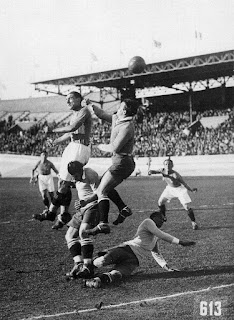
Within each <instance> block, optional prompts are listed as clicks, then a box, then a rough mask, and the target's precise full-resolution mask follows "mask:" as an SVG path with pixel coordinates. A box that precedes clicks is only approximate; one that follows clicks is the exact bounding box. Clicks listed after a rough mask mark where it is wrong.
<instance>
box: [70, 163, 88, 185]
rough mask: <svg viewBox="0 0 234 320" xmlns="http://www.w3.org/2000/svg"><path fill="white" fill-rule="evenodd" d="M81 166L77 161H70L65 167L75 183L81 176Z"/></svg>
mask: <svg viewBox="0 0 234 320" xmlns="http://www.w3.org/2000/svg"><path fill="white" fill-rule="evenodd" d="M83 166H84V165H83V164H82V163H81V162H79V161H71V162H69V163H68V165H67V170H68V172H69V173H70V175H72V176H73V177H74V179H75V180H76V181H80V180H81V179H82V175H83Z"/></svg>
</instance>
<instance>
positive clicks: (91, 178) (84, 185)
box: [76, 168, 100, 209]
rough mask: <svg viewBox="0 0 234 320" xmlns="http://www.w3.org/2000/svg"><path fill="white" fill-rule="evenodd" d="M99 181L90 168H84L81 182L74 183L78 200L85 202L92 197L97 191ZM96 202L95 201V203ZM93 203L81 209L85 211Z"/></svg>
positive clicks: (95, 173)
mask: <svg viewBox="0 0 234 320" xmlns="http://www.w3.org/2000/svg"><path fill="white" fill-rule="evenodd" d="M99 182H100V179H99V176H98V174H97V172H96V171H94V170H93V169H91V168H84V171H83V176H82V180H81V181H77V182H76V189H77V192H78V197H79V199H80V200H85V199H87V198H89V197H90V196H92V195H93V193H94V192H95V191H96V190H97V187H98V185H99ZM96 202H97V201H96ZM93 204H94V202H91V203H89V204H87V205H86V206H85V207H83V208H82V209H87V207H89V206H90V205H93Z"/></svg>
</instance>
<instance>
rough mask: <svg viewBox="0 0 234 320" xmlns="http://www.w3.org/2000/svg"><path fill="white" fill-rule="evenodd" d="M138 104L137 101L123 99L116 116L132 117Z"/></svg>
mask: <svg viewBox="0 0 234 320" xmlns="http://www.w3.org/2000/svg"><path fill="white" fill-rule="evenodd" d="M138 107H139V103H138V101H137V100H133V99H124V100H123V101H122V102H121V104H120V106H119V109H118V111H117V114H118V115H119V114H121V115H124V116H125V117H133V116H135V114H136V113H137V110H138Z"/></svg>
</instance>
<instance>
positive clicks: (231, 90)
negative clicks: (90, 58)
mask: <svg viewBox="0 0 234 320" xmlns="http://www.w3.org/2000/svg"><path fill="white" fill-rule="evenodd" d="M233 70H234V50H229V51H224V52H217V53H210V54H206V55H201V56H194V57H187V58H184V59H177V60H171V61H162V62H158V63H153V64H148V65H146V68H145V70H144V71H143V72H142V73H140V74H131V73H130V72H129V70H128V69H127V68H124V69H118V70H110V71H103V72H98V73H91V74H85V75H79V76H73V77H67V78H61V79H51V80H47V81H41V82H34V83H33V85H34V86H35V90H38V91H42V92H47V93H48V94H52V95H48V97H41V98H28V99H20V100H5V101H3V100H0V136H1V142H0V152H1V153H16V154H27V155H38V154H40V152H41V150H42V147H43V144H44V142H45V139H46V132H47V130H48V128H49V127H50V128H54V127H56V126H59V125H61V124H65V123H68V122H69V118H70V116H71V112H68V111H67V106H66V99H65V97H64V96H66V94H67V93H68V92H69V91H70V90H74V89H75V90H76V91H79V92H81V94H82V95H83V96H85V97H88V98H89V99H90V100H91V101H92V102H93V103H96V104H99V105H100V106H101V107H102V108H103V109H105V110H106V111H113V112H114V111H115V110H116V109H117V107H118V105H119V103H120V101H121V99H122V98H124V97H136V98H137V99H139V101H140V103H141V107H140V109H139V112H138V114H137V116H136V121H135V125H136V133H137V138H136V146H135V151H134V152H135V154H138V155H139V156H140V157H145V156H153V157H158V156H166V155H168V154H170V155H176V156H185V155H203V154H231V153H234V144H233V142H234V139H233V138H234V137H233V126H234V123H233V106H234V73H233ZM92 136H93V139H92V155H93V157H101V156H104V154H103V153H102V152H101V151H100V150H98V148H96V145H97V144H99V143H108V142H109V138H110V127H109V126H108V125H106V124H102V123H101V122H99V121H98V120H96V121H95V122H94V126H93V135H92ZM63 149H64V146H57V147H55V148H54V149H52V150H51V156H60V155H61V153H62V151H63Z"/></svg>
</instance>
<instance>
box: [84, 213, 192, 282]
mask: <svg viewBox="0 0 234 320" xmlns="http://www.w3.org/2000/svg"><path fill="white" fill-rule="evenodd" d="M164 221H165V218H164V215H163V214H162V213H161V212H153V213H152V214H151V215H150V218H147V219H145V220H144V221H143V222H142V223H141V224H140V225H139V227H138V229H137V233H136V235H135V238H134V239H132V240H129V241H126V242H123V243H122V244H120V245H119V246H117V247H114V248H111V249H108V250H107V251H106V252H100V253H99V257H97V258H96V259H94V261H93V265H94V267H97V268H100V267H103V266H107V265H114V267H113V269H112V270H111V271H110V272H105V273H102V274H100V275H97V276H96V277H95V278H92V279H88V280H85V283H84V285H85V286H86V287H90V288H99V287H101V286H102V285H103V284H109V283H114V282H117V281H119V280H121V279H122V278H123V277H126V276H129V275H130V274H132V272H133V271H134V270H135V269H136V268H137V267H138V266H139V264H140V261H141V259H142V258H145V257H146V258H147V257H148V256H149V255H151V256H153V258H154V259H155V261H156V262H157V263H158V264H159V265H160V266H161V267H162V268H163V269H164V270H166V271H169V272H173V271H179V270H176V269H173V268H170V267H169V266H168V264H167V262H166V261H165V259H164V258H163V256H162V255H161V254H160V252H159V249H158V241H159V240H160V239H161V240H164V241H166V242H169V243H172V244H177V245H181V246H192V245H194V244H195V242H193V241H182V240H179V239H178V238H175V237H173V236H171V235H170V234H169V233H166V232H163V231H161V230H160V229H159V228H161V226H162V225H163V222H164Z"/></svg>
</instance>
